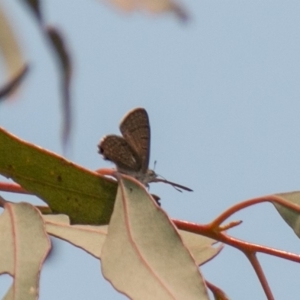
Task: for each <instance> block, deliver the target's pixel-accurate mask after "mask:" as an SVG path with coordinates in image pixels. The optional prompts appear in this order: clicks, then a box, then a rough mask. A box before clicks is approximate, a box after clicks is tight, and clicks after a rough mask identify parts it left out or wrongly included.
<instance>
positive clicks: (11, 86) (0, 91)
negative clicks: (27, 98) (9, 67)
mask: <svg viewBox="0 0 300 300" xmlns="http://www.w3.org/2000/svg"><path fill="white" fill-rule="evenodd" d="M28 69H29V68H28V66H25V67H24V68H23V69H22V70H21V71H20V73H19V74H17V75H16V77H15V78H12V79H11V81H10V82H8V83H6V84H5V85H4V86H3V87H2V88H0V101H1V100H3V99H4V98H5V97H8V96H9V95H11V94H12V93H13V92H14V91H15V90H16V89H17V88H18V87H19V85H20V83H21V81H22V80H23V78H24V77H25V75H26V74H27V72H28Z"/></svg>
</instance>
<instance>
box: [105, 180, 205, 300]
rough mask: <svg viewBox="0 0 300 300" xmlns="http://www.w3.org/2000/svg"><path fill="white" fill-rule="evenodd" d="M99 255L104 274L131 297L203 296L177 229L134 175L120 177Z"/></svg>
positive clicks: (196, 271)
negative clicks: (128, 177)
mask: <svg viewBox="0 0 300 300" xmlns="http://www.w3.org/2000/svg"><path fill="white" fill-rule="evenodd" d="M101 261H102V272H103V275H104V276H105V277H106V279H107V280H109V281H110V282H111V283H112V284H113V285H114V287H115V288H116V289H117V290H118V291H120V292H122V293H124V294H126V295H128V296H129V297H130V298H131V299H143V300H147V299H189V300H192V299H197V300H199V299H208V295H207V290H206V286H205V284H204V280H203V278H202V275H201V274H200V272H199V270H198V267H197V265H196V263H195V261H194V260H193V258H192V256H191V254H190V252H189V251H188V250H187V248H186V246H184V244H183V243H182V240H181V238H180V236H179V234H178V231H177V230H176V228H175V227H174V225H173V223H172V222H171V221H170V219H169V218H168V217H167V215H166V213H165V212H164V211H163V210H162V209H161V208H160V207H158V206H157V205H156V203H155V201H154V200H153V199H152V198H151V197H150V195H149V194H148V193H147V192H146V190H145V189H144V187H143V186H141V185H140V184H139V183H138V182H137V181H135V180H134V181H133V180H129V179H125V178H123V179H122V180H120V183H119V188H118V192H117V197H116V203H115V207H114V211H113V214H112V217H111V221H110V224H109V229H108V236H107V238H106V240H105V243H104V245H103V248H102V255H101Z"/></svg>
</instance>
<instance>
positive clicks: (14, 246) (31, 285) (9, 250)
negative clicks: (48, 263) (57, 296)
mask: <svg viewBox="0 0 300 300" xmlns="http://www.w3.org/2000/svg"><path fill="white" fill-rule="evenodd" d="M0 232H1V234H0V274H3V273H8V274H10V275H11V276H13V277H14V281H13V284H12V286H11V287H10V288H9V291H8V293H7V294H6V296H5V297H4V299H5V300H13V299H14V300H15V299H22V300H31V299H37V298H38V291H39V287H38V282H39V275H40V269H41V266H42V264H43V262H44V260H45V258H46V256H47V254H48V252H49V250H50V248H51V244H50V240H49V237H48V235H47V233H46V232H45V228H44V222H43V219H42V217H41V215H40V213H39V211H38V210H37V209H36V208H35V207H34V206H32V205H30V204H28V203H19V204H11V203H7V204H6V205H5V207H4V211H3V213H2V214H1V215H0Z"/></svg>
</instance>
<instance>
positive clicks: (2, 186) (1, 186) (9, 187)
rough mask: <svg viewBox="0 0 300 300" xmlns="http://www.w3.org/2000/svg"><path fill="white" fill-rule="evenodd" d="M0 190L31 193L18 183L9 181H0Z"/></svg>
mask: <svg viewBox="0 0 300 300" xmlns="http://www.w3.org/2000/svg"><path fill="white" fill-rule="evenodd" d="M0 191H3V192H11V193H19V194H31V193H29V192H27V191H26V190H25V189H23V188H22V187H21V186H20V185H18V184H15V183H9V182H0Z"/></svg>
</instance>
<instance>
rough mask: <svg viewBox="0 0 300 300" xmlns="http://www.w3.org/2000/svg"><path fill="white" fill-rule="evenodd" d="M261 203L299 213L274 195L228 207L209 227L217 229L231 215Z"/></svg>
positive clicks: (294, 205)
mask: <svg viewBox="0 0 300 300" xmlns="http://www.w3.org/2000/svg"><path fill="white" fill-rule="evenodd" d="M263 202H276V203H278V204H281V205H283V206H285V207H288V208H291V209H292V210H295V211H297V212H299V213H300V207H299V205H297V204H293V203H291V202H289V201H286V200H284V199H283V198H281V197H279V196H275V195H270V196H264V197H259V198H255V199H251V200H246V201H243V202H240V203H238V204H235V205H234V206H232V207H230V208H229V209H227V210H226V211H224V212H223V213H222V214H221V215H220V216H219V217H217V218H216V219H215V220H214V221H213V222H211V226H212V227H214V228H217V227H219V225H220V224H222V223H223V222H224V221H225V220H226V219H228V218H229V217H230V216H231V215H233V214H234V213H236V212H238V211H239V210H242V209H244V208H246V207H248V206H252V205H255V204H258V203H263Z"/></svg>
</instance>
